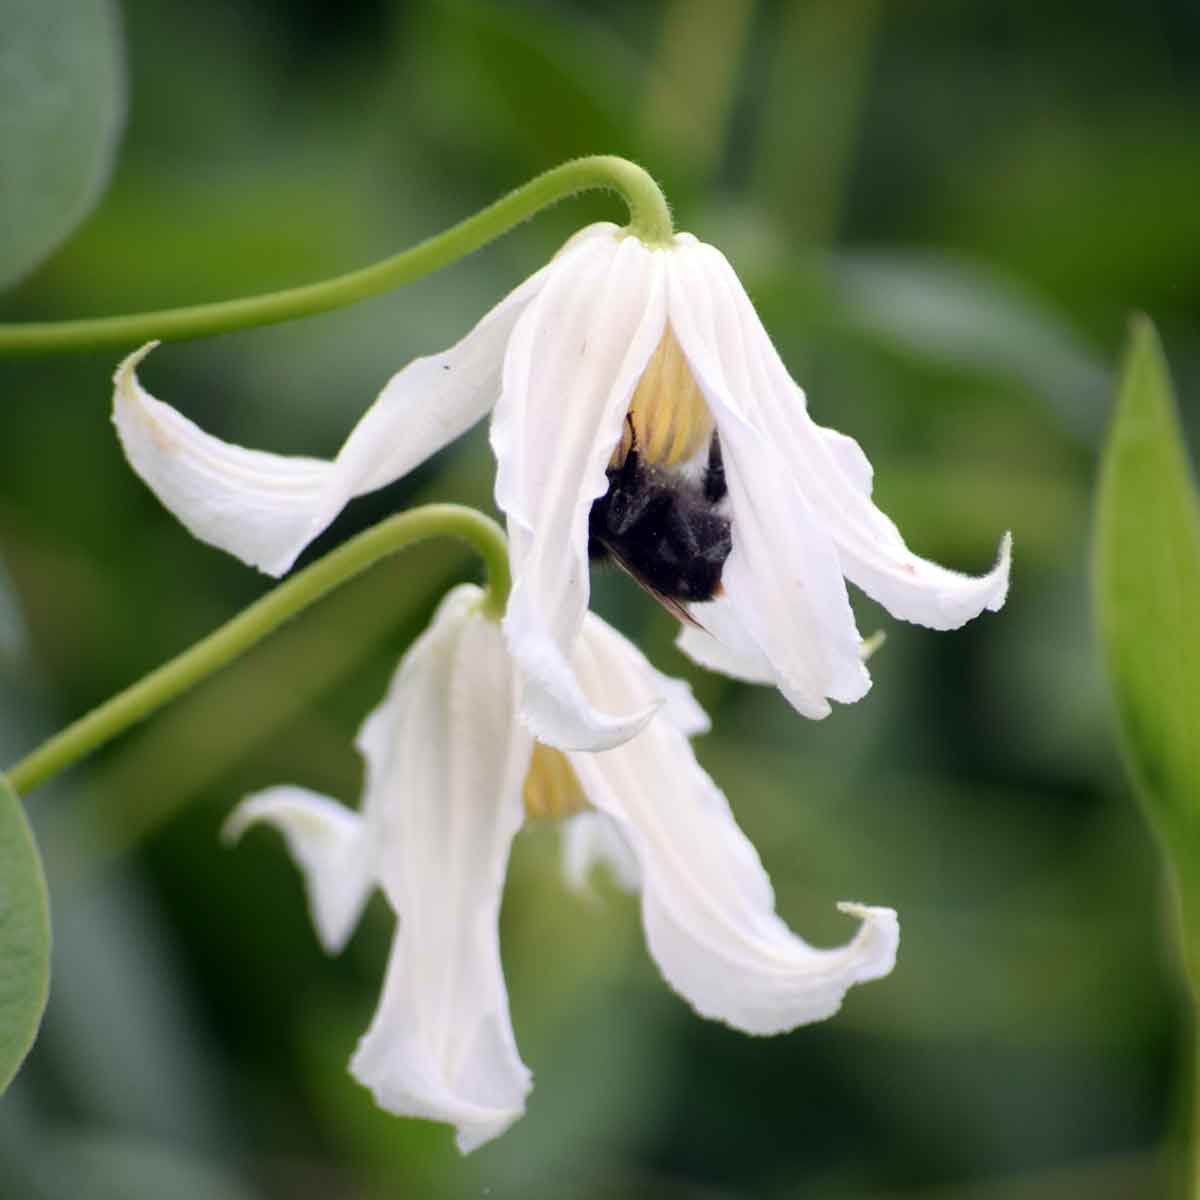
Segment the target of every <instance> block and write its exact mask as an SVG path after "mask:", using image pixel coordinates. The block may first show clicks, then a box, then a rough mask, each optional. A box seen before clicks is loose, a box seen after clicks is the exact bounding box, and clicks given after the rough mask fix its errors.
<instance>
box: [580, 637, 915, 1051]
mask: <svg viewBox="0 0 1200 1200" xmlns="http://www.w3.org/2000/svg"><path fill="white" fill-rule="evenodd" d="M598 624H599V622H598V620H597V619H595V618H590V619H589V622H588V623H587V624H585V626H584V635H583V637H582V639H581V641H580V646H579V652H578V656H577V664H578V668H579V673H580V676H581V678H582V679H583V680H584V683H585V686H586V687H587V689H588V694H589V696H591V697H592V698H593V699H595V700H596V701H597V702H598V703H600V704H604V703H605V702H611V700H610V699H609V698H610V696H613V695H626V696H630V697H632V698H633V699H634V700H635V701H636V700H637V699H639V698H640V697H643V696H646V695H648V694H650V692H651V691H652V690H653V687H654V684H653V681H652V680H650V679H648V678H647V677H646V675H645V673H644V671H643V670H642V663H641V661H640V655H637V654H636V652H634V653H614V642H613V637H612V634H611V631H607V634H606V635H605V636H602V637H600V636H596V626H597V625H598ZM569 758H570V760H571V765H572V767H573V768H574V770H575V773H576V775H577V776H578V777H579V781H580V784H581V785H582V787H583V790H584V793H585V795H586V796H587V798H588V800H589V802H590V803H591V804H592V805H593V807H595V808H596V809H597V810H599V811H600V812H601V813H603V814H605V815H606V816H608V817H609V818H610V819H611V820H612V821H613V822H614V823H615V824H616V826H617V828H618V829H619V831H620V833H621V835H622V837H623V838H624V840H625V841H626V842H627V843H628V845H629V847H630V848H631V850H632V851H633V854H634V856H635V858H636V859H637V862H638V866H639V873H640V876H641V895H642V917H643V923H644V925H645V929H646V938H647V942H648V945H649V948H650V953H651V955H652V956H653V957H654V959H655V961H656V962H657V963H658V965H659V968H660V969H661V970H662V973H663V975H664V977H665V978H666V980H667V981H668V982H669V983H670V984H671V986H672V987H673V988H674V989H675V990H676V991H677V992H679V993H680V995H682V996H683V997H684V998H685V999H686V1000H687V1001H688V1002H689V1003H690V1004H691V1005H692V1006H693V1007H694V1008H695V1009H696V1011H697V1012H699V1013H700V1014H701V1015H702V1016H706V1017H712V1018H714V1019H717V1020H721V1021H725V1022H726V1023H728V1024H729V1025H732V1026H733V1027H735V1028H737V1029H741V1030H743V1031H745V1032H747V1033H756V1034H772V1033H781V1032H784V1031H786V1030H789V1029H792V1028H794V1027H795V1026H797V1025H802V1024H804V1023H806V1022H809V1021H817V1020H821V1019H823V1018H825V1017H828V1016H830V1015H832V1014H833V1013H834V1012H836V1011H837V1009H838V1007H839V1006H840V1004H841V1002H842V997H843V996H844V994H845V992H846V990H847V989H848V988H849V987H851V986H852V985H853V984H855V983H859V982H862V981H865V980H867V979H875V978H878V977H880V976H882V975H886V974H887V973H888V972H889V971H890V970H891V968H892V965H893V963H894V961H895V956H896V948H897V945H898V940H899V931H898V925H897V922H896V915H895V913H894V912H892V910H891V909H887V908H866V907H859V906H855V907H853V908H850V909H847V910H846V911H849V912H851V913H852V915H855V916H858V917H860V918H861V919H862V922H863V924H862V927H861V928H860V930H859V932H858V934H857V936H856V937H855V938H853V939H852V940H851V941H850V942H848V943H847V944H846V945H844V946H842V947H840V948H838V949H835V950H822V949H816V948H814V947H812V946H810V945H808V943H806V942H805V941H803V940H802V939H801V938H799V937H797V936H796V935H795V934H793V933H791V932H790V931H789V930H788V928H787V927H786V926H785V925H784V923H783V922H782V921H781V920H780V919H779V917H778V916H776V914H775V911H774V896H773V893H772V890H771V885H770V881H769V880H768V878H767V875H766V872H765V871H764V870H763V867H762V864H761V862H760V861H759V858H758V855H757V854H756V853H755V851H754V848H753V846H751V844H750V843H749V841H748V840H747V839H746V837H745V835H744V834H743V833H742V831H741V830H740V829H739V828H738V826H737V824H736V823H735V822H734V819H733V815H732V814H731V812H730V811H729V805H728V803H727V802H726V800H725V797H724V796H723V795H722V794H721V792H720V791H719V790H718V788H717V787H716V785H715V784H714V783H713V781H712V780H711V779H710V778H709V777H708V775H707V774H705V772H704V771H703V770H702V769H701V768H700V766H699V764H698V763H697V762H696V759H695V756H694V755H693V753H692V750H691V747H690V745H689V744H688V740H687V738H686V737H685V736H684V735H683V734H682V733H680V732H679V731H678V730H677V729H675V728H674V727H673V726H672V725H671V723H670V722H668V721H662V720H655V721H653V722H651V723H650V724H649V725H648V726H647V727H646V728H645V729H644V730H643V731H642V732H641V733H640V734H639V735H638V736H637V737H636V738H634V739H632V740H631V741H629V742H626V743H625V744H624V745H622V746H619V747H617V748H616V749H614V750H609V751H606V752H604V753H600V754H581V753H572V754H570V755H569Z"/></svg>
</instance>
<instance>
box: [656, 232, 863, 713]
mask: <svg viewBox="0 0 1200 1200" xmlns="http://www.w3.org/2000/svg"><path fill="white" fill-rule="evenodd" d="M677 243H678V244H677V247H676V249H675V250H674V251H673V252H672V253H671V255H670V257H669V260H668V262H669V267H668V293H669V297H670V300H669V304H670V321H671V326H672V328H673V329H674V331H675V334H676V336H677V337H678V339H679V344H680V345H681V346H682V348H683V352H684V354H685V356H686V357H687V360H688V364H689V366H690V367H691V368H692V372H693V374H694V375H695V377H696V382H697V383H698V384H699V385H700V388H701V390H702V391H703V392H704V396H705V399H706V400H707V401H708V404H709V407H710V408H711V409H712V413H713V416H714V418H715V419H716V423H717V429H718V431H719V433H720V437H721V450H722V454H723V457H724V462H725V479H726V483H727V484H728V488H729V505H730V511H731V520H732V537H733V549H732V551H731V552H730V555H729V558H728V559H727V560H726V563H725V567H724V570H723V572H722V575H721V583H722V587H723V590H724V592H725V594H726V596H727V597H728V600H729V604H730V606H731V608H732V609H733V611H734V613H735V614H736V618H737V625H738V627H739V631H740V632H739V638H740V641H741V644H740V646H738V645H735V646H731V647H730V648H729V649H730V653H731V654H732V655H733V656H734V657H735V659H736V660H737V661H738V662H743V663H745V665H749V664H753V665H751V666H750V668H749V670H743V671H742V672H741V673H742V674H743V675H745V674H750V673H758V669H759V668H761V665H762V662H763V660H765V661H766V662H767V663H769V664H770V668H771V672H772V677H773V678H774V680H775V682H777V684H778V685H779V688H780V690H781V691H783V693H784V695H785V696H786V697H787V698H788V700H789V701H790V702H791V703H792V705H793V706H794V707H795V708H796V709H797V710H798V711H799V712H801V713H803V714H804V715H805V716H808V717H824V716H827V715H828V714H829V703H828V699H827V697H828V698H829V699H834V700H839V701H841V702H843V703H849V702H851V701H854V700H858V699H860V698H861V697H862V696H863V695H864V694H865V693H866V691H867V689H868V688H869V687H870V683H871V680H870V676H869V675H868V674H867V671H866V668H865V667H864V666H863V664H862V660H861V658H860V656H859V653H858V646H859V642H860V641H861V639H860V637H859V635H858V630H857V628H856V626H855V622H854V613H853V612H852V611H851V608H850V601H849V598H848V597H847V595H846V586H845V581H844V579H843V577H842V569H841V564H840V562H839V559H838V555H837V551H836V548H835V546H834V544H833V541H832V540H831V539H830V537H829V535H828V534H827V532H826V531H825V529H824V527H823V525H822V523H821V521H820V520H819V519H818V515H817V514H816V513H814V511H813V510H812V508H811V506H810V505H809V504H808V502H807V500H806V498H805V496H804V494H803V493H802V492H801V490H800V488H799V487H798V486H797V482H796V479H795V474H794V472H793V470H792V469H791V467H790V465H789V463H788V462H787V460H786V458H785V456H784V454H783V452H782V450H781V447H780V446H779V444H778V443H776V442H775V441H774V440H772V439H771V438H769V437H768V436H766V435H765V434H764V432H763V431H762V430H761V429H759V428H757V427H756V426H755V425H754V423H753V422H752V421H751V420H750V419H749V417H748V415H747V412H746V411H745V408H744V405H743V397H744V396H745V395H746V394H748V393H749V392H750V391H751V390H752V389H753V388H754V386H755V383H756V379H755V374H756V363H755V361H754V358H753V355H752V354H751V353H750V349H751V348H749V347H747V345H746V344H745V342H744V340H743V339H742V336H741V332H740V330H739V328H738V324H737V320H736V313H732V312H731V311H730V309H729V306H728V304H726V303H725V301H724V298H723V296H722V295H721V293H720V292H718V291H715V290H714V289H713V288H712V287H711V284H710V282H709V280H707V279H706V278H705V276H704V274H703V272H702V270H701V265H702V264H701V262H700V261H699V260H698V259H697V257H696V251H697V250H698V249H699V248H698V247H697V246H695V245H694V243H693V242H692V241H689V240H687V239H685V238H682V237H681V238H679V239H677ZM698 619H699V620H701V621H702V620H703V617H702V616H701V617H698ZM718 620H719V618H718ZM743 635H744V636H743ZM747 638H748V639H749V643H750V646H749V647H746V645H745V641H746V639H747ZM688 640H689V644H694V643H695V642H696V641H700V640H701V639H697V638H694V637H693V638H689V639H688ZM754 647H757V650H758V652H759V654H758V655H755V654H754V653H753V648H754ZM747 649H749V654H748V655H747V653H746V651H747ZM701 652H703V647H701ZM709 657H710V660H711V661H714V662H716V661H717V656H715V655H710V656H709Z"/></svg>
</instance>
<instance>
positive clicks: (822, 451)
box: [691, 246, 1010, 629]
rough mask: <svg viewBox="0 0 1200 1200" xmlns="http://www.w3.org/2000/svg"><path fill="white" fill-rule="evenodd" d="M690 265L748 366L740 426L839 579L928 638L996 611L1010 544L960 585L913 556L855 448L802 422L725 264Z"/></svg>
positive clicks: (796, 391)
mask: <svg viewBox="0 0 1200 1200" xmlns="http://www.w3.org/2000/svg"><path fill="white" fill-rule="evenodd" d="M695 258H696V261H695V262H694V263H692V264H691V267H692V269H693V270H695V272H696V274H695V279H696V283H697V285H698V286H703V287H705V288H706V290H707V291H708V292H709V293H710V294H712V295H713V296H715V297H717V300H716V303H717V304H719V305H720V306H721V311H722V314H723V319H722V328H723V330H725V331H726V334H727V336H729V337H731V338H734V339H737V340H739V341H740V342H741V344H742V345H743V347H744V349H745V354H746V357H747V359H748V360H751V361H753V362H754V364H755V369H754V374H753V377H752V379H751V380H749V386H747V387H746V388H745V389H744V390H741V389H737V388H735V395H736V397H737V400H738V402H739V403H740V404H741V406H742V408H743V411H744V414H745V416H746V418H747V420H748V421H749V422H750V423H751V424H752V425H753V426H754V427H755V428H756V429H758V430H759V431H760V432H761V433H762V434H764V435H765V437H766V438H767V440H769V441H770V443H771V444H772V445H773V446H775V447H776V448H777V449H778V451H779V452H780V457H781V459H782V461H783V462H784V463H785V464H786V465H787V467H788V469H789V470H790V472H791V474H792V476H793V478H794V481H795V484H796V487H797V488H798V489H799V491H800V492H801V494H802V495H803V496H804V499H805V501H806V502H807V505H808V508H809V510H810V511H811V512H812V513H813V514H814V516H815V518H816V520H818V521H819V522H820V524H821V526H822V527H823V528H824V529H825V530H826V531H827V533H828V534H829V536H830V537H831V538H832V539H833V542H834V543H835V545H836V546H837V552H838V556H839V559H840V561H841V568H842V571H843V572H844V574H845V576H846V578H847V579H849V580H850V581H851V583H854V584H856V585H857V586H858V587H860V588H862V590H863V591H864V592H866V593H867V595H868V596H870V597H871V598H872V599H873V600H876V601H878V602H879V603H880V604H882V605H883V606H884V608H886V609H887V610H888V612H890V613H891V614H892V616H894V617H896V618H898V619H899V620H902V621H912V622H914V623H915V624H918V625H925V626H928V627H929V628H931V629H956V628H958V627H959V626H960V625H963V624H965V623H966V622H967V621H969V620H971V618H972V617H976V616H978V615H979V614H980V613H981V612H983V611H984V609H991V610H993V611H994V610H996V609H999V608H1000V607H1001V606H1002V605H1003V604H1004V600H1005V597H1006V596H1007V594H1008V574H1009V554H1010V539H1009V537H1008V535H1007V534H1006V535H1005V537H1004V539H1003V540H1002V541H1001V544H1000V551H999V554H998V556H997V560H996V564H995V566H994V567H993V568H992V570H991V571H989V572H988V573H987V574H986V575H981V576H970V575H963V574H961V573H959V572H957V571H951V570H947V569H946V568H945V567H942V566H939V565H938V564H937V563H934V562H930V561H929V560H927V559H924V558H920V557H918V556H917V555H915V554H913V553H912V551H911V550H909V548H908V547H907V546H906V545H905V543H904V539H903V538H902V537H901V536H900V531H899V530H898V529H897V528H896V526H895V524H894V523H893V522H892V521H891V520H890V519H889V518H888V517H887V516H886V515H885V514H884V513H883V512H881V511H880V510H879V509H878V508H877V507H876V506H875V505H874V504H873V503H872V501H871V466H870V463H869V462H868V460H867V457H866V455H865V454H864V453H863V452H862V449H861V448H860V447H859V445H858V443H857V442H855V441H854V439H853V438H850V437H847V436H846V435H845V434H842V433H838V432H836V431H835V430H832V429H826V428H823V427H822V426H820V425H817V424H816V423H815V422H814V421H813V419H812V418H811V417H810V416H809V414H808V409H807V404H806V402H805V397H804V393H803V391H802V390H801V389H800V387H799V386H798V385H797V384H796V382H795V380H793V379H792V377H791V376H790V375H789V374H788V371H787V368H786V367H785V366H784V364H783V361H782V360H781V359H780V357H779V354H778V352H777V351H776V349H775V347H774V345H773V344H772V342H771V339H770V338H769V337H768V336H767V333H766V330H764V329H763V327H762V322H761V321H760V320H759V319H758V314H757V313H755V311H754V306H753V305H752V304H751V303H750V298H749V297H748V296H747V295H746V292H745V290H744V289H743V287H742V285H741V282H740V281H739V280H738V278H737V275H736V274H735V273H734V270H733V268H732V267H731V266H730V265H729V263H728V262H727V261H726V259H725V257H724V256H723V255H722V254H721V252H720V251H719V250H716V249H715V248H714V247H712V246H700V247H697V248H696V254H695ZM723 435H724V430H722V436H723Z"/></svg>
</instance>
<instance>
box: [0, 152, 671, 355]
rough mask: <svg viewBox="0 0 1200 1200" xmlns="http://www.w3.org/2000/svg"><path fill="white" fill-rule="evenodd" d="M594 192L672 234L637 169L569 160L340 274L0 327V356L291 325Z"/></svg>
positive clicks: (638, 224)
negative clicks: (603, 192)
mask: <svg viewBox="0 0 1200 1200" xmlns="http://www.w3.org/2000/svg"><path fill="white" fill-rule="evenodd" d="M593 188H606V189H608V190H609V191H613V192H616V193H617V194H618V195H619V196H621V198H622V199H623V200H624V201H625V203H626V205H627V206H628V208H629V224H628V226H627V227H626V228H627V230H628V231H629V233H631V234H633V235H635V236H636V237H639V238H641V240H642V241H644V242H646V243H647V244H649V245H665V244H667V243H668V242H669V241H670V240H671V238H672V236H673V232H674V231H673V228H672V225H671V213H670V210H669V209H668V207H667V202H666V199H665V198H664V196H663V194H662V191H661V190H660V189H659V187H658V184H656V183H655V182H654V180H653V179H652V178H651V177H650V176H649V174H647V173H646V172H645V171H644V170H642V168H641V167H639V166H637V165H636V164H635V163H631V162H629V161H628V160H627V159H624V158H616V157H614V156H612V155H596V156H593V157H591V158H577V159H574V160H573V161H571V162H567V163H563V164H562V165H561V166H558V167H554V168H553V169H551V170H549V171H546V172H545V173H544V174H542V175H538V176H537V177H536V178H534V179H531V180H530V181H529V182H528V183H526V184H524V185H522V186H521V187H519V188H517V189H516V190H515V191H511V192H509V193H508V195H507V196H503V197H501V198H500V199H499V200H497V201H496V202H495V203H494V204H490V205H488V207H487V208H485V209H483V210H482V211H481V212H478V213H476V214H475V215H474V216H473V217H468V218H467V219H466V220H465V221H460V222H459V223H458V224H457V225H454V226H452V227H451V228H449V229H447V230H446V231H445V232H444V233H439V234H437V235H435V236H434V237H431V238H427V239H426V240H425V241H423V242H419V243H418V244H417V245H416V246H413V247H412V248H411V249H410V250H404V251H402V252H401V253H399V254H396V255H393V256H392V257H391V258H385V259H384V260H383V261H382V262H378V263H375V264H374V265H372V266H369V267H363V268H362V269H361V270H358V271H351V272H350V273H349V274H348V275H338V276H336V277H335V278H333V279H326V280H324V281H323V282H321V283H311V284H308V285H306V286H304V287H295V288H287V289H286V290H285V291H282V292H269V293H267V294H266V295H263V296H248V297H246V298H245V299H242V300H225V301H221V302H218V303H216V304H197V305H193V306H191V307H188V308H170V309H164V310H162V311H161V312H148V313H134V314H132V315H130V316H124V317H97V318H94V319H89V320H81V321H49V322H43V323H36V324H35V323H28V324H20V325H0V358H12V357H16V356H18V355H31V354H49V353H55V352H61V351H72V350H97V349H104V348H108V347H114V346H132V345H137V344H139V343H141V342H148V341H153V340H154V339H156V338H157V339H161V340H163V341H181V340H183V339H186V338H196V337H205V336H208V335H210V334H214V333H227V332H229V331H231V330H235V329H248V328H251V327H252V326H256V325H272V324H275V323H277V322H280V321H294V320H296V318H298V317H308V316H312V315H313V314H314V313H320V312H327V311H328V310H329V309H333V308H343V307H345V306H346V305H349V304H357V303H358V302H359V301H360V300H366V299H369V298H370V297H371V296H378V295H380V294H381V293H382V292H386V291H390V290H391V289H392V288H395V287H399V286H400V285H401V284H405V283H411V282H412V281H413V280H414V279H420V278H421V277H422V276H424V275H428V274H430V272H432V271H436V270H438V269H439V268H440V267H444V266H446V265H447V264H448V263H452V262H454V261H456V260H457V259H460V258H463V257H464V256H466V255H468V254H470V253H471V252H472V251H473V250H478V249H479V247H480V246H482V245H484V244H486V243H487V242H490V241H492V240H493V239H495V238H498V237H499V236H500V235H501V234H503V233H507V232H508V231H509V230H510V229H512V228H513V226H514V225H519V224H520V223H521V222H522V221H525V220H527V219H528V218H529V217H531V216H533V214H534V213H536V212H538V211H539V210H540V209H543V208H545V207H546V206H547V205H550V204H554V203H555V202H556V201H558V200H562V199H564V198H565V197H567V196H573V195H575V194H576V193H578V192H583V191H588V190H590V189H593Z"/></svg>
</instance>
